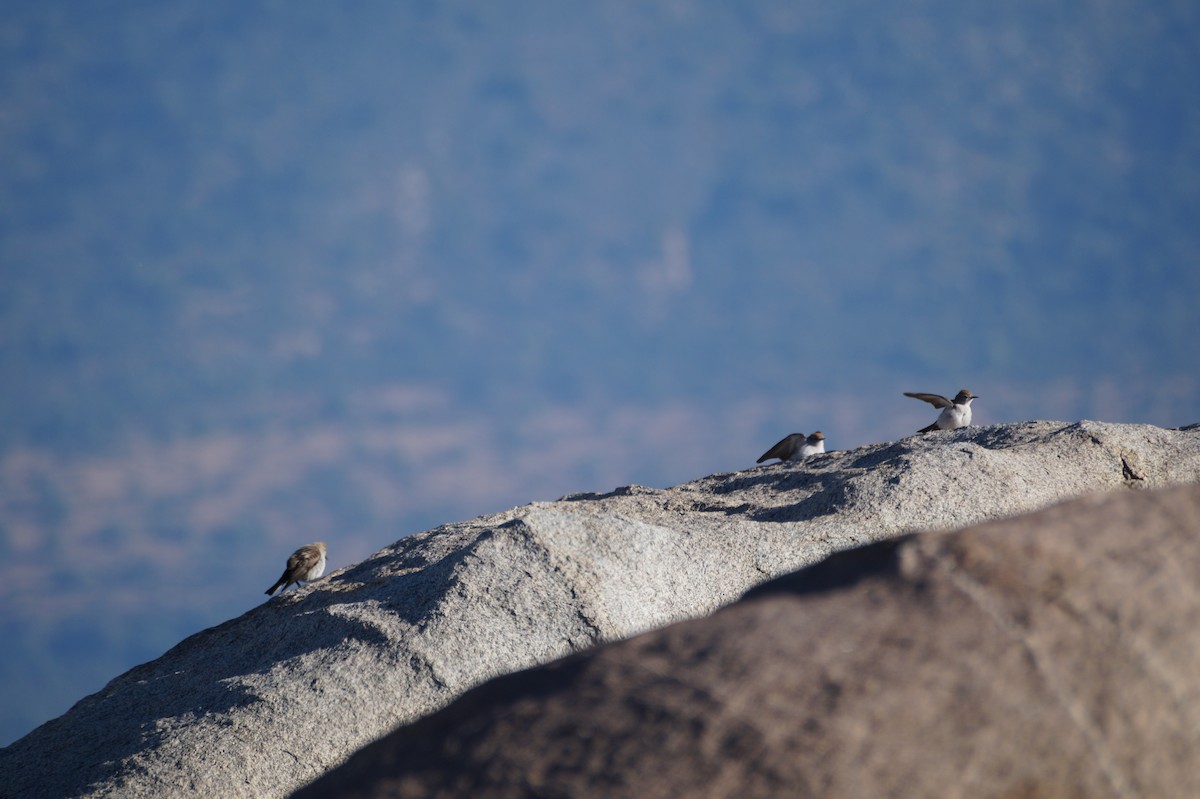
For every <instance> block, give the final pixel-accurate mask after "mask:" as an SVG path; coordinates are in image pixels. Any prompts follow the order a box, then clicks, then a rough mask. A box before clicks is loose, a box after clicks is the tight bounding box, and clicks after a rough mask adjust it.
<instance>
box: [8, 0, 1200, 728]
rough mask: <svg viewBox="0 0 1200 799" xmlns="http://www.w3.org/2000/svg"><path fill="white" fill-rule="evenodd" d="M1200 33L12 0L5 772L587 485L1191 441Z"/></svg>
mask: <svg viewBox="0 0 1200 799" xmlns="http://www.w3.org/2000/svg"><path fill="white" fill-rule="evenodd" d="M1197 41H1200V6H1197V5H1196V4H1194V3H1190V2H1186V0H1178V1H1177V2H1156V3H1140V2H1133V1H1132V0H1127V1H1126V2H1121V0H1084V1H1083V2H1070V3H1068V2H1061V1H1056V0H1052V1H1051V2H1046V0H1016V2H1011V3H1003V4H996V3H991V2H959V1H957V0H954V1H952V0H928V1H927V2H909V3H888V2H853V1H852V2H847V3H839V4H833V5H830V4H825V3H817V2H811V1H810V0H756V1H755V2H748V3H737V4H733V3H719V2H699V1H696V2H693V1H692V0H664V1H663V2H650V3H625V2H617V1H615V0H599V1H598V2H574V1H573V0H546V1H545V2H542V1H541V0H534V1H532V2H526V3H519V4H487V3H477V2H464V1H463V0H444V1H443V2H424V1H422V0H398V1H396V2H393V0H362V1H361V2H355V3H350V4H333V3H321V2H282V0H280V1H277V2H268V1H264V2H251V3H244V2H231V0H213V1H212V2H208V3H204V4H196V3H184V2H179V0H165V1H163V0H156V1H155V2H149V1H148V0H147V1H144V2H143V1H134V0H124V1H123V2H114V3H108V4H103V5H97V4H76V3H54V2H51V3H46V2H23V1H21V0H10V2H7V3H6V4H5V11H4V14H3V15H2V18H0V156H2V161H0V163H2V164H3V169H2V170H0V385H2V390H0V606H2V607H3V608H4V613H3V614H2V615H0V637H2V639H3V640H4V641H5V651H4V653H3V655H2V656H0V686H2V688H0V744H3V743H8V742H11V741H12V740H14V739H15V738H17V737H19V736H20V735H22V734H24V733H25V732H27V731H28V730H30V729H31V728H32V727H33V726H35V725H36V724H39V723H41V722H42V721H45V720H47V719H49V718H51V717H53V716H56V715H58V714H60V713H62V712H63V711H65V710H66V709H67V708H68V707H69V706H70V705H71V704H72V703H73V702H74V701H76V700H77V699H79V698H82V697H83V696H84V695H86V694H88V693H91V692H94V691H96V690H98V689H100V688H101V687H102V686H103V685H104V683H105V682H106V681H107V680H108V679H110V678H112V677H114V676H116V675H117V674H118V673H120V672H122V671H123V670H125V669H127V668H129V667H131V666H133V665H135V664H137V663H140V662H143V661H145V660H148V659H151V658H153V657H155V656H157V655H159V654H161V653H162V652H163V651H164V650H165V649H167V648H168V647H169V646H171V645H172V644H174V643H175V642H176V641H178V640H179V639H180V638H182V637H184V636H186V635H188V634H190V633H192V632H195V631H197V630H199V629H202V628H204V627H207V626H210V625H212V624H216V623H218V622H221V621H223V620H225V619H227V618H230V617H232V616H235V615H237V614H239V613H241V612H244V611H245V610H247V609H249V608H250V607H252V606H253V605H255V604H256V603H258V602H260V601H263V600H264V599H265V597H264V596H263V594H262V592H263V590H264V589H265V588H266V587H267V586H268V585H270V584H271V582H272V581H273V580H275V578H276V577H278V575H279V572H280V571H281V570H282V567H283V563H284V561H285V559H286V558H287V555H288V554H289V553H290V552H291V551H292V550H293V549H295V548H296V547H297V546H299V545H301V544H305V543H308V542H310V541H313V540H316V539H324V540H325V541H327V542H328V543H329V557H330V566H331V569H332V568H338V567H341V566H344V565H348V564H349V563H352V562H354V561H356V560H359V559H362V558H363V557H365V556H367V555H369V554H370V553H372V552H374V551H375V550H377V549H379V548H381V547H383V546H386V545H387V544H389V543H391V542H393V541H395V540H396V539H398V538H400V537H402V536H404V535H407V534H409V533H413V532H417V531H420V530H424V529H427V528H430V527H433V526H435V525H437V524H439V523H442V522H449V521H456V520H460V519H464V518H469V517H471V516H474V515H477V514H480V513H484V512H490V511H496V510H501V509H503V508H506V507H510V506H513V505H517V504H521V503H524V502H529V501H533V500H548V499H553V498H556V497H557V496H559V495H561V494H564V493H568V492H572V491H584V490H592V491H604V490H609V489H611V488H613V487H615V486H618V485H625V484H628V483H632V482H637V483H643V484H648V485H655V486H666V485H671V484H675V483H679V482H683V481H686V480H688V479H691V478H694V477H698V476H701V475H704V474H708V473H711V472H718V471H731V470H735V469H742V468H747V467H749V466H752V465H753V464H754V459H755V458H756V457H758V455H759V454H760V453H762V452H763V451H764V450H766V449H767V448H768V447H769V446H770V445H771V444H773V443H774V442H775V441H776V440H778V439H779V438H780V437H782V436H783V435H784V434H786V433H790V432H794V431H803V432H811V431H813V430H815V429H821V430H823V431H824V432H825V433H826V435H827V437H828V441H829V446H830V448H831V449H845V448H849V447H853V446H856V445H859V444H863V443H866V442H869V441H877V440H890V439H896V438H899V437H902V436H905V435H909V434H911V433H912V432H914V431H915V430H916V429H917V428H918V427H920V426H923V425H925V424H927V423H928V422H930V421H932V419H933V417H934V415H935V411H934V409H932V408H930V407H929V406H927V405H924V404H923V403H919V402H916V401H914V400H911V399H907V398H905V397H903V396H901V392H902V391H934V392H938V393H944V394H948V395H952V394H953V393H954V392H955V391H957V390H958V389H959V388H962V387H964V386H966V387H969V388H971V389H972V390H974V391H975V392H976V393H977V394H980V395H981V396H982V399H980V400H979V401H978V402H976V403H975V411H976V420H977V423H980V424H989V423H994V422H1002V421H1015V420H1024V419H1033V418H1053V419H1062V420H1077V419H1080V418H1092V419H1100V420H1104V421H1116V422H1146V423H1153V424H1158V425H1163V426H1178V425H1181V424H1187V423H1191V422H1196V421H1200V311H1198V303H1200V92H1197V90H1196V86H1197V85H1198V81H1200V48H1198V47H1197V46H1196V42H1197Z"/></svg>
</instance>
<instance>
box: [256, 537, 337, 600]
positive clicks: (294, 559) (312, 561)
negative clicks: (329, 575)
mask: <svg viewBox="0 0 1200 799" xmlns="http://www.w3.org/2000/svg"><path fill="white" fill-rule="evenodd" d="M325 549H326V548H325V542H324V541H317V542H316V543H314V544H306V545H305V546H302V547H300V548H299V549H297V550H296V551H295V552H293V553H292V556H291V557H290V558H288V560H287V567H286V568H284V570H283V574H282V575H281V576H280V578H279V582H277V583H275V585H273V586H271V587H270V588H268V589H267V592H266V593H267V595H268V596H269V595H271V594H274V593H275V592H276V591H278V590H279V588H280V586H283V590H284V591H286V590H287V589H288V586H289V585H293V584H296V585H299V584H300V583H307V582H308V581H309V580H315V579H317V578H318V577H320V576H321V575H322V574H324V573H325Z"/></svg>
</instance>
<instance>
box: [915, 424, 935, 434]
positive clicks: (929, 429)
mask: <svg viewBox="0 0 1200 799" xmlns="http://www.w3.org/2000/svg"><path fill="white" fill-rule="evenodd" d="M937 429H938V426H937V422H934V423H933V424H931V425H929V427H922V428H921V429H920V430H918V431H917V432H918V433H931V432H933V431H934V430H937Z"/></svg>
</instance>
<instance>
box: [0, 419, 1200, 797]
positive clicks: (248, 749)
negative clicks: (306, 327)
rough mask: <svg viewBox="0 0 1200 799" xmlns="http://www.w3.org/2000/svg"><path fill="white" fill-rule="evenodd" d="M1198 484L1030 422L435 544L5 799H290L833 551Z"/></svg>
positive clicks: (142, 682)
mask: <svg viewBox="0 0 1200 799" xmlns="http://www.w3.org/2000/svg"><path fill="white" fill-rule="evenodd" d="M1197 481H1200V430H1197V429H1191V430H1164V429H1161V428H1156V427H1150V426H1144V425H1108V424H1097V423H1093V422H1081V423H1077V424H1063V423H1057V422H1030V423H1024V424H1012V425H998V426H994V427H984V428H979V427H976V428H964V429H961V430H955V431H949V432H941V433H932V434H929V435H926V436H920V437H912V438H907V439H904V440H902V441H898V442H893V443H887V444H880V445H876V446H870V447H863V448H860V449H856V450H850V451H845V452H832V453H828V454H825V455H819V456H815V457H812V458H809V459H807V460H805V461H803V462H801V463H787V464H780V465H772V466H763V467H758V468H753V469H750V470H748V471H744V472H735V473H732V474H724V475H714V476H711V477H707V478H704V479H701V480H697V481H695V482H692V483H687V484H684V485H680V486H676V487H674V488H670V489H663V490H658V489H650V488H642V487H638V486H632V487H629V488H625V489H620V490H618V491H615V492H613V493H612V494H608V495H603V496H597V495H577V496H573V497H568V498H565V499H564V500H560V501H558V502H551V503H535V504H532V505H527V506H524V507H520V508H514V509H512V510H508V511H505V512H503V513H498V514H495V515H492V516H485V517H480V518H478V519H475V520H472V521H468V522H463V523H460V524H454V525H448V526H445V527H442V528H438V529H436V530H433V531H431V532H428V533H424V534H420V535H415V536H411V537H409V538H405V539H403V540H401V541H399V542H397V543H396V544H395V545H393V546H391V547H388V548H387V549H384V550H382V551H381V552H379V553H378V554H377V555H375V556H373V557H372V558H370V559H368V560H367V561H364V562H363V563H361V564H358V565H357V566H353V567H350V568H347V569H343V570H341V571H340V572H337V573H335V574H333V575H331V576H329V577H326V578H324V579H322V580H319V581H317V582H316V583H313V584H311V585H309V586H307V587H305V588H303V589H301V590H299V591H296V592H294V593H293V592H288V594H287V595H286V596H283V597H281V598H276V599H272V600H270V601H268V602H266V603H264V604H263V605H262V606H260V607H258V608H255V609H254V610H252V611H250V612H248V613H246V614H244V615H243V616H241V617H239V618H237V619H233V620H231V621H229V622H226V623H225V624H222V625H220V626H218V627H214V628H212V629H209V630H206V631H204V632H202V633H199V634H197V635H195V636H192V637H191V638H188V639H187V640H185V641H184V642H182V643H181V644H179V645H178V646H176V647H175V648H174V649H172V650H171V651H169V652H167V653H166V654H165V655H163V657H161V658H159V659H158V660H155V661H153V662H151V663H147V664H145V665H143V666H139V667H138V668H135V669H133V670H131V671H129V672H128V673H126V674H124V675H122V676H120V677H118V678H116V679H115V680H113V681H112V682H111V683H109V685H107V686H106V687H105V688H104V689H103V690H102V691H100V692H98V693H96V694H94V695H92V696H89V697H87V698H85V699H83V700H82V701H80V702H79V703H78V704H77V705H76V706H75V707H73V708H72V709H71V710H70V711H68V712H67V713H66V714H64V715H63V716H62V717H60V718H58V719H55V720H54V721H51V722H49V723H47V724H45V725H43V726H41V727H39V728H38V729H37V730H34V731H33V732H32V733H30V734H29V735H28V736H26V737H25V738H23V739H21V740H20V741H17V742H16V743H14V744H13V745H12V746H10V747H8V748H6V749H4V750H0V795H4V796H14V797H16V796H20V797H22V798H23V799H24V798H25V797H71V796H116V795H120V796H122V797H142V796H145V797H155V799H158V798H159V797H172V796H194V795H211V796H221V797H278V796H285V795H287V794H288V793H289V792H291V791H292V790H294V789H296V788H297V787H299V786H301V785H303V784H305V783H307V782H309V781H311V780H313V779H314V778H316V777H318V776H320V775H321V774H323V773H325V772H326V771H328V770H329V769H330V768H332V767H334V766H336V765H338V764H339V763H341V762H342V761H343V760H344V759H345V758H346V757H347V756H348V755H349V754H350V753H352V752H354V751H355V750H357V749H358V748H360V747H362V746H363V745H364V744H366V743H368V742H370V741H372V740H374V739H376V738H378V737H379V736H380V735H383V734H384V733H386V732H388V731H389V730H391V729H393V728H394V727H395V726H396V725H397V724H402V723H408V722H412V721H414V720H416V719H419V718H421V717H422V716H426V715H428V714H429V713H431V712H433V711H435V710H437V709H438V708H441V707H443V706H445V705H447V704H448V703H450V702H451V701H453V700H454V699H455V698H457V697H459V696H461V695H462V694H463V693H464V692H465V691H467V690H468V689H470V688H471V687H473V686H475V685H478V684H479V683H481V682H483V681H485V680H487V679H489V678H492V677H495V676H497V675H500V674H505V673H509V672H513V671H517V670H519V669H523V668H528V667H531V666H534V665H537V664H539V663H545V662H548V661H551V660H553V659H555V658H559V657H562V656H564V655H567V654H570V653H571V652H575V651H579V650H582V649H586V648H588V647H591V646H593V645H595V644H597V643H601V642H605V641H613V640H617V639H621V638H626V637H629V636H631V635H634V634H636V633H638V632H641V631H644V630H648V629H651V628H655V627H659V626H662V625H665V624H669V623H671V622H675V621H680V620H682V619H687V618H694V617H697V616H702V615H704V614H707V613H711V612H712V611H713V610H715V609H716V608H718V607H720V606H722V605H724V604H727V603H729V602H731V601H733V600H735V599H737V598H738V596H739V595H740V594H741V593H742V592H744V591H745V590H747V589H748V588H750V587H752V586H754V585H756V584H758V583H760V582H762V581H763V580H766V579H769V578H771V577H776V576H779V575H782V574H786V573H788V572H791V571H794V570H795V569H799V568H802V567H804V566H807V565H810V564H813V563H815V562H817V561H819V560H821V559H823V558H825V557H826V556H827V555H829V554H830V553H831V552H833V551H837V550H842V549H847V548H851V547H854V546H857V545H861V544H867V543H870V542H873V541H882V540H884V539H888V538H892V537H895V536H897V535H899V534H902V533H905V532H908V531H914V530H922V529H952V528H956V527H961V526H964V525H967V524H972V523H976V522H980V521H984V520H988V519H995V518H1000V517H1005V516H1011V515H1014V514H1018V513H1022V512H1027V511H1031V510H1034V509H1037V508H1042V507H1045V506H1047V505H1049V504H1051V503H1054V502H1057V501H1060V500H1063V499H1067V498H1070V497H1075V496H1079V495H1081V494H1087V493H1092V492H1097V491H1103V490H1108V489H1113V488H1118V487H1137V488H1140V487H1157V486H1165V485H1169V484H1173V483H1181V482H1197ZM273 576H274V575H268V576H267V578H266V579H267V580H270V579H271V578H272V577H273ZM756 712H757V711H756ZM749 734H750V733H747V735H749ZM735 743H736V741H735V742H731V743H729V744H728V745H729V746H734V745H735ZM751 744H753V741H752V740H751V739H746V743H745V745H747V746H749V745H751ZM689 745H690V744H689ZM706 745H709V746H718V744H716V743H712V744H706ZM754 745H757V744H754ZM720 746H725V744H724V743H721V744H720ZM718 750H720V747H718ZM718 750H714V751H718ZM706 751H707V750H706ZM714 756H715V755H714Z"/></svg>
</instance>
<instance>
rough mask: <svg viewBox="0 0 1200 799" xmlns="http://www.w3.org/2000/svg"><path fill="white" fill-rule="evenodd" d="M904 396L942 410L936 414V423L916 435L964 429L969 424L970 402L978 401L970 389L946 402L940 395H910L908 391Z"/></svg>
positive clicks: (923, 428)
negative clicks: (957, 428)
mask: <svg viewBox="0 0 1200 799" xmlns="http://www.w3.org/2000/svg"><path fill="white" fill-rule="evenodd" d="M904 396H906V397H912V398H913V399H919V400H924V401H925V402H928V403H929V404H930V405H932V406H933V407H935V408H941V409H942V412H941V413H939V414H938V418H937V421H936V422H934V423H933V424H931V425H929V426H928V427H922V428H921V429H920V430H918V431H917V432H918V433H928V432H929V431H930V430H953V429H954V428H956V427H966V426H967V425H969V424H970V423H971V400H977V399H979V397H977V396H975V395H974V394H972V393H971V391H970V389H965V388H964V389H963V390H962V391H960V392H958V393H957V394H956V395H954V399H953V400H948V399H946V398H945V397H943V396H942V395H941V394H912V393H910V392H908V391H905V392H904Z"/></svg>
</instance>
